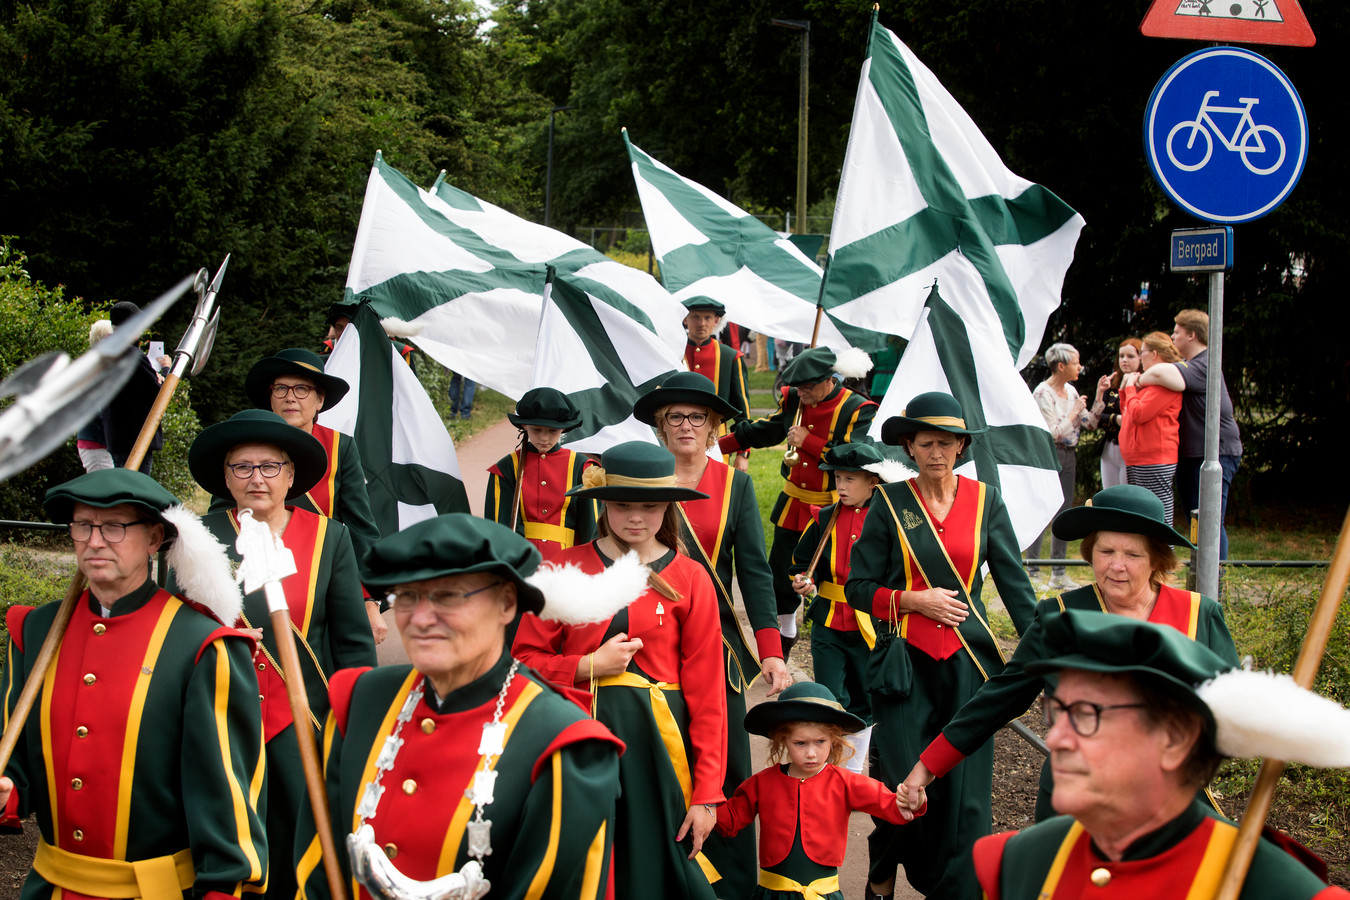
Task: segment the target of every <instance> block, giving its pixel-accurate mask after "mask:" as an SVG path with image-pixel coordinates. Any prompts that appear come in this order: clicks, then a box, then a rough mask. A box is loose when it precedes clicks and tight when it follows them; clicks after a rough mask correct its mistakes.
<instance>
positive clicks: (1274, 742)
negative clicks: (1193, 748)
mask: <svg viewBox="0 0 1350 900" xmlns="http://www.w3.org/2000/svg"><path fill="white" fill-rule="evenodd" d="M1196 693H1197V694H1198V695H1199V696H1200V699H1201V700H1203V701H1204V703H1205V705H1206V706H1208V707H1209V709H1210V712H1212V713H1213V714H1214V721H1215V723H1216V724H1217V725H1218V732H1217V734H1216V736H1215V737H1216V744H1217V746H1218V749H1219V752H1220V753H1222V754H1223V755H1224V756H1236V757H1243V758H1256V757H1270V758H1272V759H1280V760H1285V761H1288V762H1299V763H1303V764H1304V765H1309V766H1317V767H1318V768H1332V767H1338V766H1350V710H1347V709H1344V708H1342V707H1341V706H1340V705H1339V704H1337V703H1336V702H1335V701H1333V700H1330V699H1328V698H1326V697H1323V696H1321V695H1320V694H1315V693H1313V692H1312V691H1308V690H1304V689H1303V688H1301V687H1299V686H1298V684H1297V683H1296V682H1295V681H1294V679H1293V678H1292V677H1290V676H1288V675H1277V674H1275V673H1274V672H1250V671H1244V670H1242V669H1235V670H1233V671H1231V672H1225V673H1224V674H1222V675H1219V676H1218V677H1216V678H1214V679H1213V680H1212V681H1207V682H1205V683H1204V684H1202V685H1201V686H1200V687H1199V688H1198V689H1197V690H1196Z"/></svg>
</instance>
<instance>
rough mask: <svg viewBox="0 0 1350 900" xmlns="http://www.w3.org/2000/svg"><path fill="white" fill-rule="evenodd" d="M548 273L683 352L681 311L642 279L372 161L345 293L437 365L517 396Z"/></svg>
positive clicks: (530, 359) (573, 244)
mask: <svg viewBox="0 0 1350 900" xmlns="http://www.w3.org/2000/svg"><path fill="white" fill-rule="evenodd" d="M549 266H553V267H554V268H555V269H556V271H557V273H558V278H560V279H564V280H567V281H568V282H569V283H571V284H573V285H574V286H576V287H578V288H580V289H581V290H584V291H586V292H588V293H589V294H590V295H591V296H592V297H594V298H595V299H596V300H597V302H599V303H602V304H605V305H606V306H608V307H609V308H610V309H611V310H613V311H614V312H616V313H617V314H620V315H624V316H628V317H631V318H633V319H634V320H635V321H637V322H639V323H640V324H641V325H642V326H643V327H644V328H646V329H648V330H650V331H652V332H654V333H655V334H656V335H657V336H658V337H659V338H660V340H661V342H662V343H663V344H665V345H666V346H668V347H669V348H671V350H672V352H674V353H680V352H683V349H684V346H685V340H686V338H685V333H684V329H683V327H682V326H681V322H682V321H683V318H684V308H683V307H681V306H680V305H679V303H677V302H676V301H675V300H674V299H673V298H672V297H671V296H670V294H669V293H668V292H667V291H666V290H665V289H664V288H662V287H661V285H659V284H657V282H656V280H655V279H653V278H652V277H651V276H650V275H648V274H647V273H645V272H640V271H638V270H637V269H633V268H630V267H628V266H625V265H623V264H622V263H619V262H615V261H614V260H612V259H609V258H608V257H607V256H605V255H604V254H603V253H600V252H599V251H598V250H595V249H593V248H592V247H590V246H588V245H586V244H583V243H582V242H581V241H578V240H575V239H573V238H571V237H568V236H567V235H565V234H563V233H562V232H559V231H554V230H553V229H551V228H545V227H544V226H542V225H536V224H534V223H532V222H529V221H526V220H525V219H521V218H519V217H518V216H514V215H512V214H511V213H508V212H506V211H505V210H502V209H499V208H498V207H496V206H493V205H492V204H490V203H487V202H486V201H483V200H479V199H477V198H476V197H473V196H472V195H470V194H467V193H465V192H464V191H461V190H458V189H456V188H454V187H451V186H450V185H447V184H437V185H436V186H435V188H434V189H433V190H432V191H430V192H428V191H424V190H422V189H421V188H419V187H418V186H417V185H415V184H413V183H412V182H411V181H409V180H408V179H407V177H405V176H404V175H403V174H402V173H400V172H398V171H397V170H395V169H394V168H393V167H391V166H389V165H388V164H387V163H385V161H384V159H383V157H382V156H381V155H380V154H378V153H377V154H376V155H375V164H374V166H373V167H372V169H371V172H370V179H369V181H368V182H367V184H366V197H365V203H364V205H363V206H362V209H361V222H360V225H359V226H358V228H357V233H356V245H355V247H354V248H353V251H352V263H351V268H350V269H349V271H348V273H347V291H346V295H347V298H348V299H349V300H352V301H359V300H369V301H370V302H371V305H372V306H373V307H374V309H375V311H376V313H377V314H378V315H380V316H383V317H389V316H392V317H396V318H399V319H402V320H404V321H406V322H410V323H412V324H413V325H414V326H416V327H418V328H419V329H420V331H419V333H418V334H417V335H416V336H415V337H413V338H412V340H413V343H415V344H416V345H417V346H418V347H419V348H421V349H422V350H423V351H425V352H426V353H427V354H428V355H429V356H431V357H432V358H434V359H435V360H436V361H437V362H440V363H441V364H442V365H445V366H448V367H449V368H451V369H453V370H454V371H456V372H458V373H460V374H462V375H464V376H466V377H468V378H470V379H472V380H474V381H476V382H478V383H480V384H484V385H486V386H488V387H490V388H492V389H493V390H496V391H499V392H501V393H503V394H506V395H507V396H509V397H512V398H515V399H519V397H520V395H521V394H523V393H524V392H525V391H526V390H528V389H529V387H530V383H531V378H532V376H533V372H534V369H535V365H534V346H535V339H536V337H537V335H538V332H539V320H540V315H541V313H542V310H543V293H544V279H545V272H546V269H547V267H549Z"/></svg>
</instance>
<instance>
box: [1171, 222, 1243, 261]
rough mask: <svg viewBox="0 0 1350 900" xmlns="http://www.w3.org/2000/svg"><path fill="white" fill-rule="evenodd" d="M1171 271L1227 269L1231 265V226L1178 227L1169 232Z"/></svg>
mask: <svg viewBox="0 0 1350 900" xmlns="http://www.w3.org/2000/svg"><path fill="white" fill-rule="evenodd" d="M1169 268H1171V270H1172V271H1173V272H1227V271H1228V270H1230V269H1232V268H1233V229H1232V227H1231V226H1227V225H1225V226H1223V227H1221V228H1178V229H1177V230H1176V231H1174V232H1172V258H1171V260H1170V262H1169Z"/></svg>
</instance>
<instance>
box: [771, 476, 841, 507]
mask: <svg viewBox="0 0 1350 900" xmlns="http://www.w3.org/2000/svg"><path fill="white" fill-rule="evenodd" d="M783 493H785V494H787V495H788V496H789V497H791V498H792V499H793V500H800V501H802V502H803V503H810V504H811V505H812V506H828V505H829V504H831V503H833V502H834V501H836V500H838V499H839V495H838V494H837V493H835V492H834V491H808V490H807V489H806V488H802V487H797V485H795V484H793V483H792V482H790V481H784V482H783Z"/></svg>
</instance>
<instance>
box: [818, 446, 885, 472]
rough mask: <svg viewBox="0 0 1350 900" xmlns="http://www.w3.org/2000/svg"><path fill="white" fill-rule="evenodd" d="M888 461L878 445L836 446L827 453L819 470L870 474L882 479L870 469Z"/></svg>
mask: <svg viewBox="0 0 1350 900" xmlns="http://www.w3.org/2000/svg"><path fill="white" fill-rule="evenodd" d="M885 461H886V457H884V456H882V455H881V451H880V450H878V449H877V446H876V444H855V443H852V442H850V443H847V444H835V445H834V446H833V447H831V448H830V449H829V450H827V451H826V452H825V458H824V459H822V460H821V461H820V465H819V466H818V468H819V469H820V470H821V471H822V472H870V473H871V474H873V475H876V476H878V477H880V473H879V472H876V471H873V470H871V469H868V468H867V467H868V466H879V465H881V464H882V463H883V462H885Z"/></svg>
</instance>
